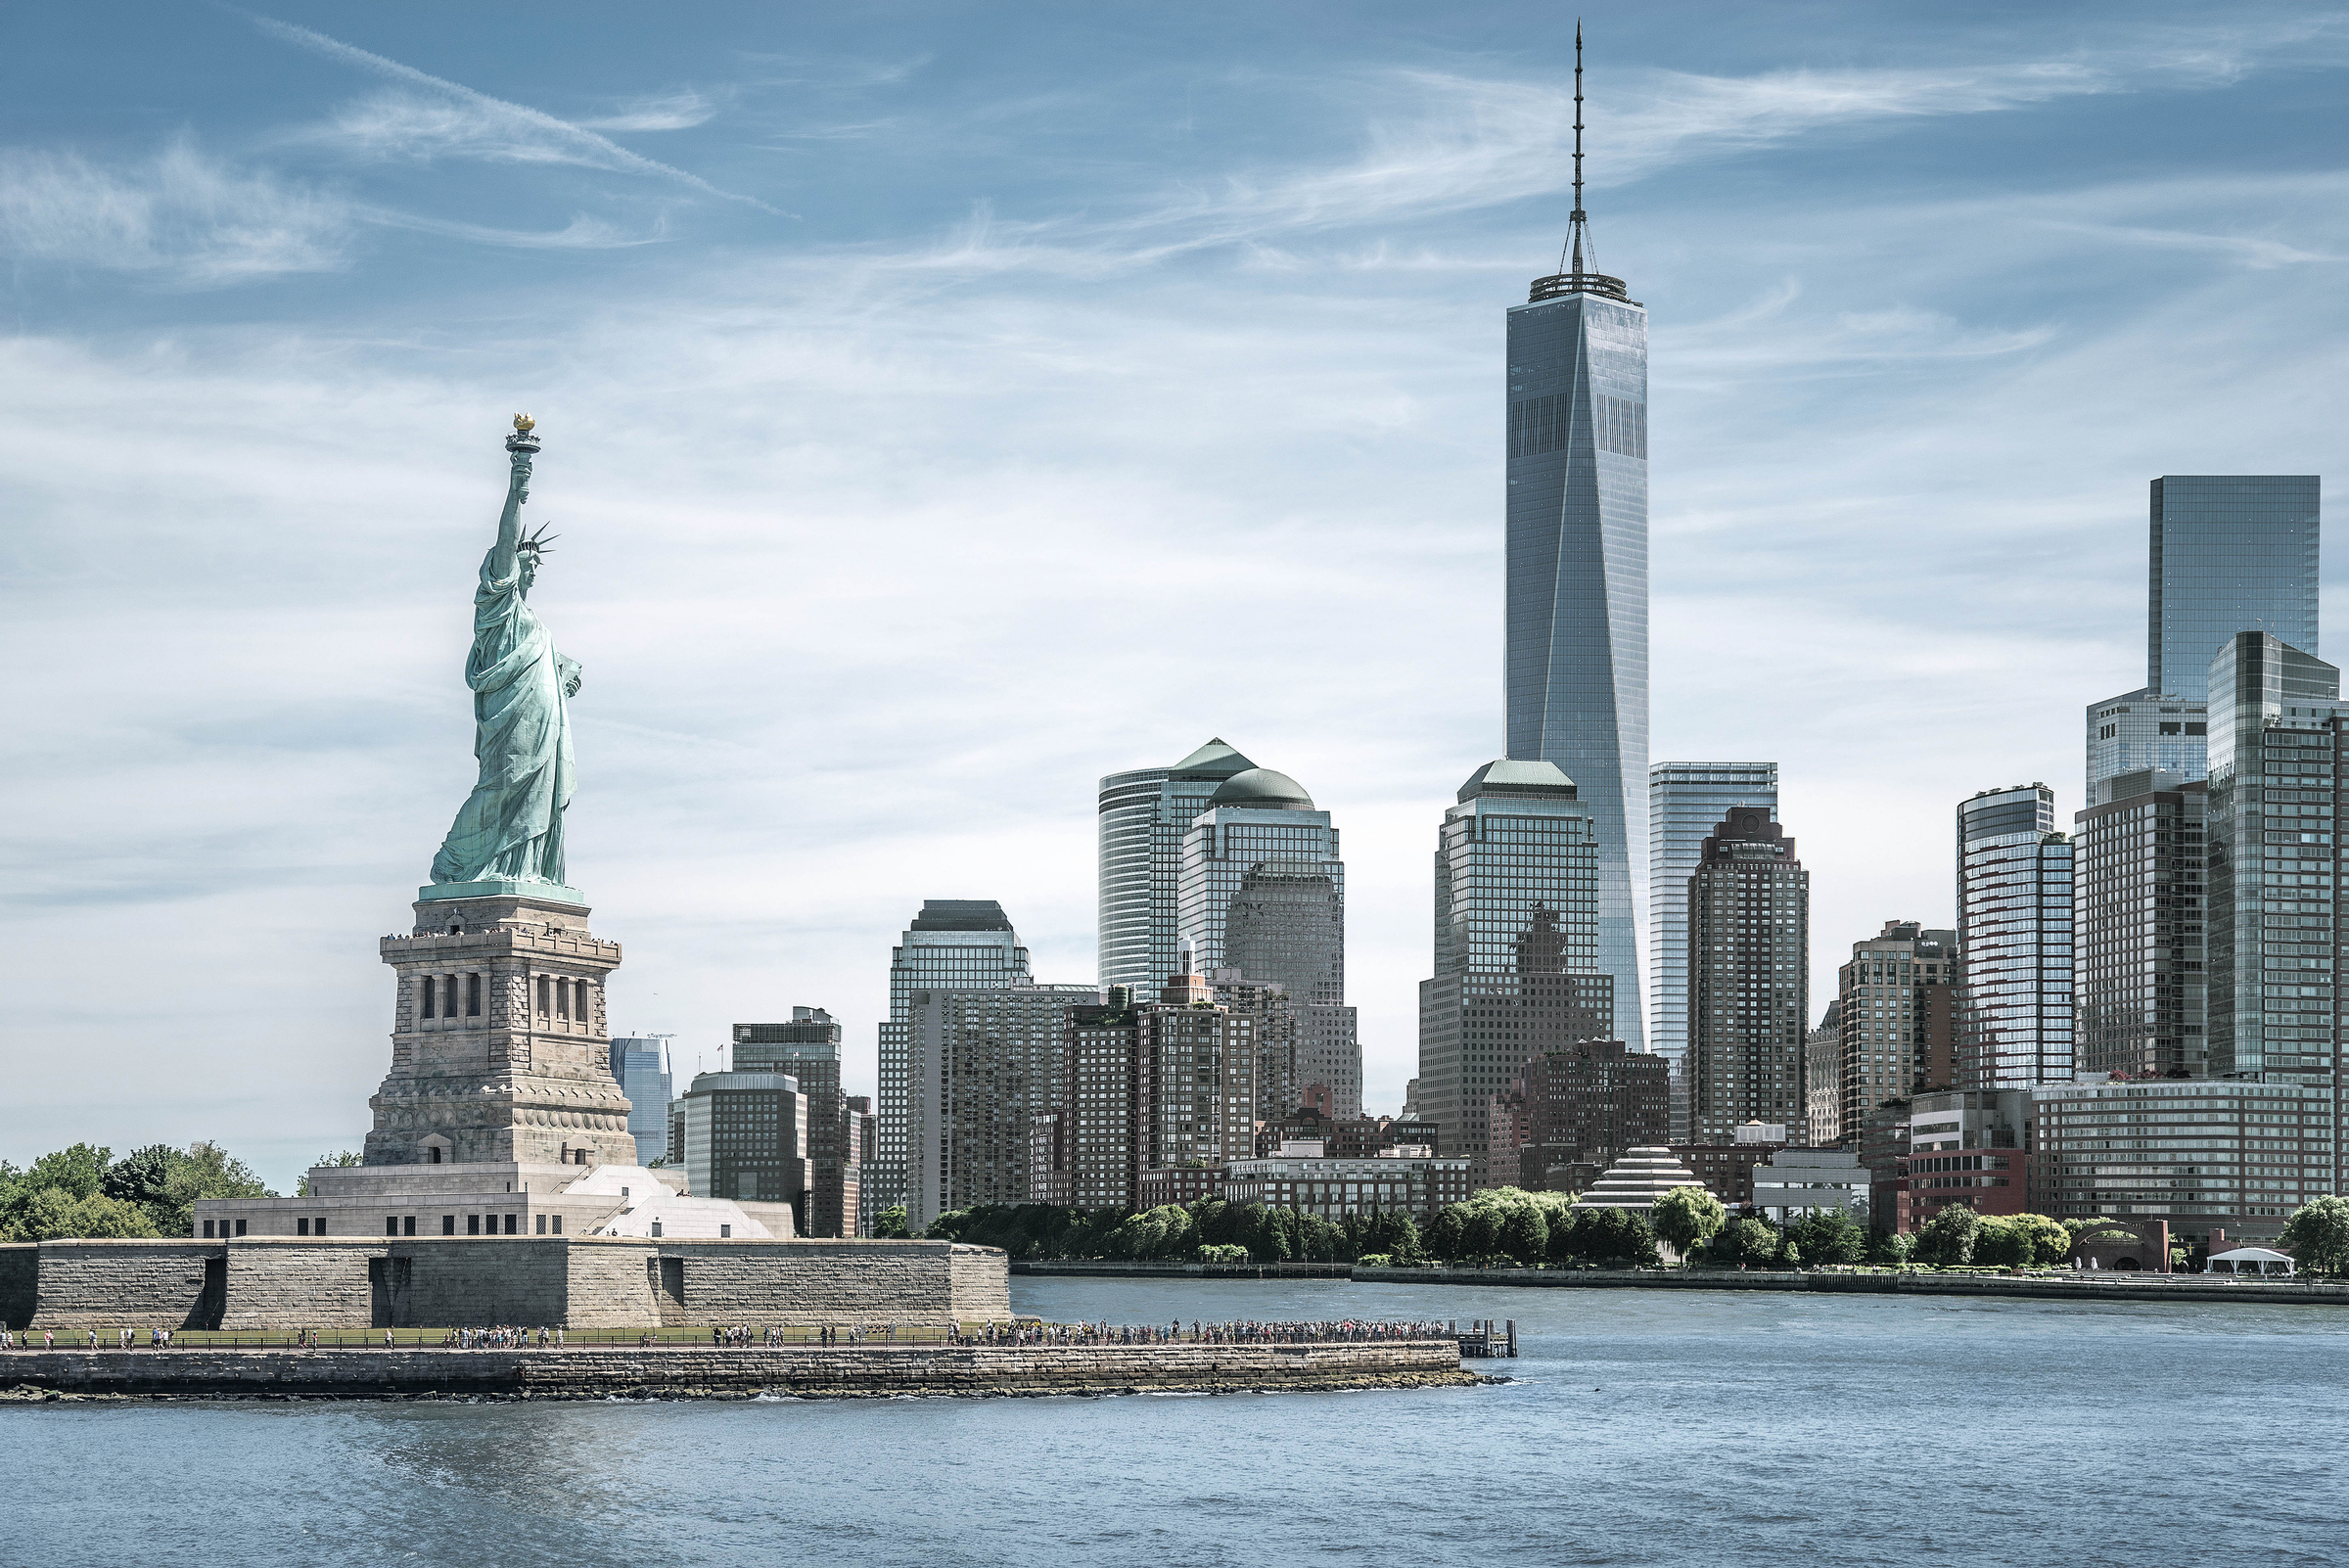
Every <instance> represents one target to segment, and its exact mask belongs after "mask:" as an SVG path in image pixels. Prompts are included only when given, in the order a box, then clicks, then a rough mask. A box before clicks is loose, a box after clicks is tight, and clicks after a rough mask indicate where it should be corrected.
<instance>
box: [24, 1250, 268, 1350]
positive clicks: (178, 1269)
mask: <svg viewBox="0 0 2349 1568" xmlns="http://www.w3.org/2000/svg"><path fill="white" fill-rule="evenodd" d="M230 1245H231V1244H230V1243H227V1242H221V1241H178V1240H166V1241H44V1242H42V1243H41V1244H40V1246H39V1249H38V1251H39V1265H38V1270H39V1272H38V1279H37V1284H36V1295H35V1298H34V1303H33V1311H32V1323H33V1326H34V1327H36V1328H112V1327H123V1328H216V1327H218V1326H219V1322H220V1303H221V1296H222V1292H223V1291H224V1289H225V1288H226V1279H227V1268H228V1249H229V1246H230Z"/></svg>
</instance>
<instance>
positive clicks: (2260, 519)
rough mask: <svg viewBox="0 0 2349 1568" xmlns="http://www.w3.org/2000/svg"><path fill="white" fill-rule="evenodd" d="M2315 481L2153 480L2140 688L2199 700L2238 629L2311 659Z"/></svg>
mask: <svg viewBox="0 0 2349 1568" xmlns="http://www.w3.org/2000/svg"><path fill="white" fill-rule="evenodd" d="M2318 500H2319V497H2318V480H2317V476H2316V475H2314V474H2168V475H2164V476H2163V477H2162V478H2160V479H2157V480H2155V481H2154V482H2153V494H2152V531H2151V537H2150V545H2149V551H2148V560H2147V567H2148V573H2147V576H2148V578H2149V584H2150V587H2149V592H2148V594H2147V626H2146V635H2145V684H2146V685H2147V686H2148V687H2150V688H2151V689H2152V690H2154V691H2156V692H2170V693H2175V694H2176V695H2178V696H2180V697H2183V698H2185V699H2187V700H2188V701H2189V702H2200V701H2201V700H2202V699H2203V698H2204V696H2205V695H2206V694H2207V692H2208V691H2209V686H2210V662H2211V660H2212V659H2213V658H2215V657H2216V656H2217V655H2218V651H2219V647H2220V645H2221V644H2222V643H2225V642H2227V641H2228V640H2229V639H2230V638H2232V637H2233V636H2234V634H2235V633H2236V632H2238V631H2264V632H2266V633H2267V634H2268V635H2269V636H2272V637H2275V638H2276V639H2278V640H2279V641H2280V642H2283V643H2285V644H2288V645H2289V646H2290V647H2292V648H2295V649H2297V650H2299V651H2300V652H2302V653H2304V654H2307V655H2309V656H2311V657H2314V656H2315V655H2316V653H2317V652H2318V648H2317V543H2318V540H2317V532H2318Z"/></svg>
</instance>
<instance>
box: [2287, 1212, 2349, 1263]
mask: <svg viewBox="0 0 2349 1568" xmlns="http://www.w3.org/2000/svg"><path fill="white" fill-rule="evenodd" d="M2277 1239H2278V1240H2279V1241H2280V1242H2282V1243H2283V1245H2284V1246H2285V1247H2286V1248H2288V1249H2290V1251H2291V1254H2292V1262H2293V1263H2294V1264H2296V1265H2297V1266H2298V1267H2300V1268H2308V1269H2313V1270H2315V1271H2316V1272H2318V1273H2321V1274H2343V1273H2349V1198H2317V1199H2313V1200H2311V1201H2310V1202H2308V1203H2304V1204H2302V1205H2301V1206H2300V1207H2299V1208H2298V1209H2296V1210H2294V1211H2293V1213H2292V1217H2291V1218H2290V1219H2289V1220H2287V1221H2285V1222H2284V1223H2283V1233H2282V1234H2281V1235H2280V1236H2279V1237H2277Z"/></svg>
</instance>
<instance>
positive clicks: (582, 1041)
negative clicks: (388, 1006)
mask: <svg viewBox="0 0 2349 1568" xmlns="http://www.w3.org/2000/svg"><path fill="white" fill-rule="evenodd" d="M429 891H430V892H432V893H435V894H438V895H440V896H439V897H436V898H428V899H419V900H418V901H417V903H416V905H415V910H416V927H415V930H414V932H413V933H412V934H411V935H409V936H404V937H386V938H385V939H384V940H383V945H382V951H383V959H384V962H385V963H387V964H390V965H391V969H392V971H393V973H395V974H396V975H397V976H398V977H399V995H398V1000H397V1002H396V1004H395V1006H394V1009H393V1021H392V1028H391V1072H390V1073H389V1074H387V1075H386V1076H385V1079H384V1082H383V1086H382V1087H380V1088H379V1089H377V1090H376V1092H375V1094H374V1096H373V1097H372V1098H370V1099H369V1100H368V1102H367V1103H368V1105H369V1106H370V1107H371V1108H372V1109H373V1110H374V1112H375V1130H373V1131H371V1132H369V1133H368V1134H367V1144H366V1162H367V1164H369V1165H371V1166H375V1165H431V1164H460V1165H475V1164H484V1163H510V1164H521V1165H587V1166H595V1165H625V1166H633V1165H634V1164H635V1163H636V1141H635V1139H634V1138H632V1137H630V1136H629V1135H628V1101H627V1097H626V1096H625V1095H623V1094H622V1093H621V1090H620V1085H619V1084H617V1083H615V1082H613V1078H612V1039H611V1034H610V1030H609V1027H608V1025H607V1022H606V1014H605V1008H604V983H605V980H606V977H608V976H609V975H610V974H611V973H612V971H613V970H615V969H617V968H619V967H620V944H618V943H616V942H599V941H598V940H597V939H596V938H595V936H594V935H593V934H592V933H591V932H589V931H588V929H587V906H586V905H585V904H583V903H574V902H568V901H565V900H564V899H561V898H557V897H547V896H546V895H547V894H550V893H568V892H569V891H570V890H569V889H559V890H558V889H552V888H547V889H541V890H537V891H530V892H525V891H500V892H495V893H486V894H484V895H483V896H480V897H473V898H451V897H448V896H447V894H446V892H445V891H444V890H441V889H432V890H429Z"/></svg>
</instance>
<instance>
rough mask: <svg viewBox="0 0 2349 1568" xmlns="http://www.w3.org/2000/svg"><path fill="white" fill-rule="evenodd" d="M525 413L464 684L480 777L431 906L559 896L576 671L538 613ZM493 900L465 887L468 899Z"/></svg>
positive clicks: (442, 859) (531, 445) (539, 547)
mask: <svg viewBox="0 0 2349 1568" xmlns="http://www.w3.org/2000/svg"><path fill="white" fill-rule="evenodd" d="M534 423H535V422H534V421H532V420H531V418H530V416H529V415H528V414H517V415H516V416H515V418H514V434H513V435H512V436H510V437H508V438H507V439H506V450H507V452H508V453H509V454H511V456H512V459H513V469H514V472H513V477H512V478H511V480H510V481H509V482H508V484H507V485H506V510H505V513H504V515H503V516H501V517H500V518H499V519H498V522H497V542H496V543H495V544H493V545H491V546H490V547H489V553H488V554H487V555H486V556H484V557H483V558H482V577H481V585H480V586H479V587H477V588H475V589H474V593H473V653H472V655H471V656H470V657H469V658H467V659H466V661H465V684H466V685H468V686H470V687H472V688H473V720H474V732H473V755H474V757H475V758H476V759H478V760H479V761H480V762H481V777H480V780H479V782H477V783H476V784H475V785H474V787H473V794H472V795H471V796H469V797H468V798H467V799H466V802H465V804H464V806H463V807H459V808H458V811H457V820H456V822H455V823H454V825H452V826H451V827H450V828H449V830H448V837H447V838H446V839H445V840H443V841H442V843H441V845H440V853H438V854H437V855H435V856H434V857H433V881H434V883H435V884H437V886H436V887H434V888H432V889H430V890H428V892H427V895H426V896H427V897H428V898H429V897H436V896H437V897H439V898H456V897H463V896H464V894H463V893H460V892H458V891H457V889H456V887H455V886H453V885H456V884H466V883H483V882H524V883H548V884H552V885H553V886H554V888H555V889H559V890H561V892H562V893H564V894H568V893H569V892H570V890H569V889H568V888H566V887H564V885H563V812H564V811H565V809H566V808H568V807H570V805H571V790H572V770H573V763H572V755H571V714H570V710H569V709H568V708H567V707H566V706H565V705H566V703H567V701H568V699H570V698H572V697H574V696H576V695H577V693H578V689H579V665H578V662H577V661H576V660H574V659H567V658H565V657H564V656H563V655H561V654H559V653H557V652H555V641H554V638H552V637H551V636H549V635H548V634H547V630H546V627H545V626H543V625H541V624H540V623H539V621H538V618H537V616H536V615H534V614H532V613H531V611H530V604H529V602H528V601H529V598H530V584H531V583H532V582H533V581H535V580H536V579H537V576H538V563H539V561H540V559H541V558H542V557H544V556H545V555H546V554H547V546H548V544H549V542H550V536H549V535H548V534H547V533H546V530H545V529H544V528H543V527H541V528H540V529H539V530H538V532H537V533H536V534H534V535H526V534H524V532H523V531H522V503H523V502H525V501H527V500H529V499H530V458H531V457H532V456H533V455H534V454H535V453H536V452H537V450H538V441H537V438H535V437H533V436H532V435H531V434H530V430H531V427H532V425H533V424H534ZM477 891H481V892H485V891H488V890H485V889H470V888H469V889H466V890H465V892H467V893H471V892H477Z"/></svg>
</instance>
